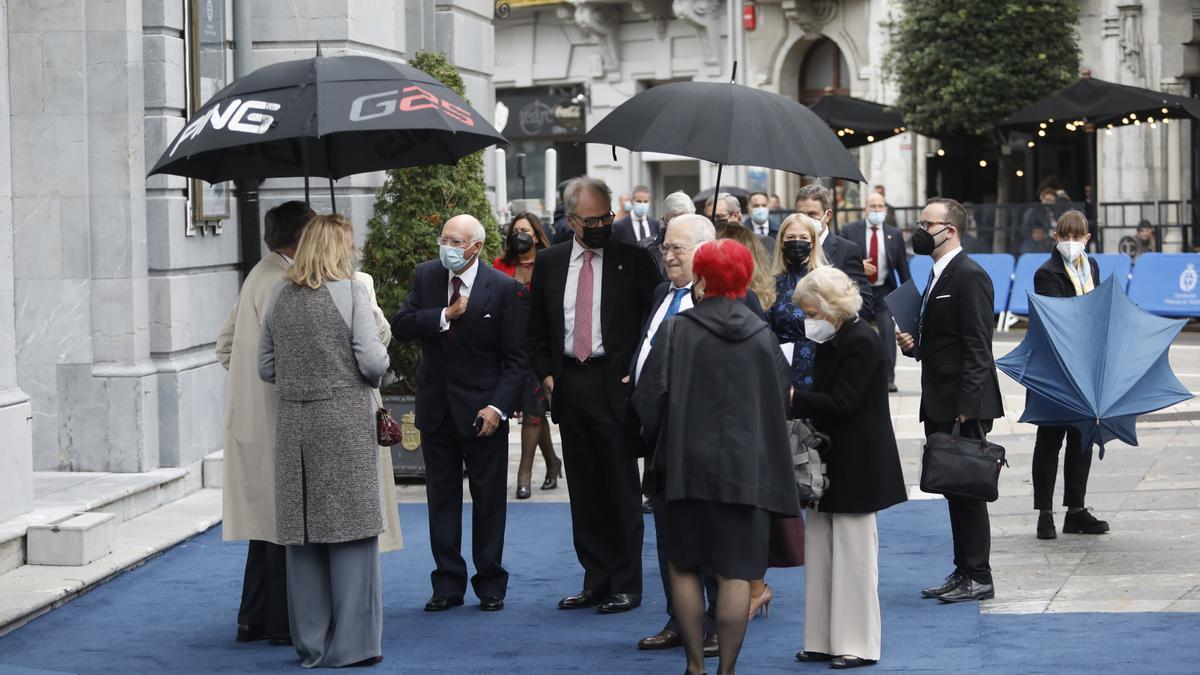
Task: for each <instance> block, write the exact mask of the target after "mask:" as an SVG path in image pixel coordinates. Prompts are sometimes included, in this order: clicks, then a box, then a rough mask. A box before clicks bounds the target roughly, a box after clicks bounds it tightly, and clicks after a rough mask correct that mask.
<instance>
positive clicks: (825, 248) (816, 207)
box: [796, 183, 875, 321]
mask: <svg viewBox="0 0 1200 675" xmlns="http://www.w3.org/2000/svg"><path fill="white" fill-rule="evenodd" d="M796 211H797V212H798V213H803V214H804V215H806V216H808V217H809V218H813V219H815V220H819V221H820V222H821V232H820V235H819V237H820V241H821V251H822V253H824V254H825V258H826V259H827V260H829V264H831V265H833V266H834V267H836V268H838V269H839V270H841V271H843V272H845V273H846V276H848V277H850V278H851V279H853V280H854V283H855V284H857V285H858V291H859V293H861V294H862V299H863V302H862V309H860V310H859V311H858V315H859V316H861V317H862V318H864V319H867V320H868V321H869V320H872V319H874V318H875V294H874V293H873V292H871V284H870V282H869V281H867V275H866V273H865V272H864V271H863V255H862V248H860V244H858V243H856V242H854V241H850V240H849V239H843V238H842V237H839V236H837V235H836V234H834V233H833V232H831V231H830V229H829V223H830V222H832V221H833V195H832V194H831V193H830V192H829V189H828V188H826V187H825V186H823V185H819V184H817V183H813V184H811V185H805V186H804V187H802V188H800V190H799V191H798V192H797V193H796Z"/></svg>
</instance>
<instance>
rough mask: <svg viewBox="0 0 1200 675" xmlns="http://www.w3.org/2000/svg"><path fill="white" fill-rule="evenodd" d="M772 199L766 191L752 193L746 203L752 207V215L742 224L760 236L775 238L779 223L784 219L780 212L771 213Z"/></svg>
mask: <svg viewBox="0 0 1200 675" xmlns="http://www.w3.org/2000/svg"><path fill="white" fill-rule="evenodd" d="M770 201H771V200H770V197H768V196H767V193H765V192H752V193H750V197H748V198H747V199H746V204H747V206H749V207H750V215H748V216H746V219H745V220H743V221H742V225H745V226H746V229H748V230H751V231H753V232H754V234H757V235H758V236H760V237H770V238H771V239H774V238H775V235H776V234H778V233H779V224H780V223H781V222H783V220H782V219H781V218H780V217H779V215H780V214H778V213H771V207H770V206H769V204H770Z"/></svg>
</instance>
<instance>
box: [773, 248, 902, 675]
mask: <svg viewBox="0 0 1200 675" xmlns="http://www.w3.org/2000/svg"><path fill="white" fill-rule="evenodd" d="M794 302H795V303H796V305H798V306H799V307H800V308H801V309H802V310H803V311H804V315H805V317H807V318H806V319H805V324H806V325H805V327H804V331H805V335H807V336H808V339H810V340H813V341H815V342H818V343H820V344H819V346H818V347H817V353H816V364H815V370H814V374H813V389H812V391H808V392H796V393H795V394H794V397H793V404H792V412H793V413H794V415H795V416H796V417H801V418H810V419H811V420H812V422H813V425H814V426H815V427H816V428H817V430H819V431H822V432H824V433H826V434H829V437H830V439H831V440H832V441H833V442H832V446H831V448H830V450H829V451H828V452H827V453H826V454H827V456H826V457H825V461H826V464H827V469H828V476H829V488H828V491H827V492H826V493H825V495H824V496H823V497H822V498H821V502H820V504H819V505H817V507H816V508H815V509H814V508H812V507H811V506H810V507H809V509H808V514H807V516H808V517H807V523H806V531H805V541H804V560H805V575H804V578H805V603H804V651H801V652H800V653H798V654H796V658H797V659H798V660H800V661H833V666H834V667H835V668H853V667H857V666H865V665H870V664H872V663H875V662H876V661H878V660H879V651H880V643H881V637H882V633H881V628H880V623H881V621H880V616H879V589H878V586H879V565H878V560H879V538H878V534H877V532H876V530H875V513H876V512H877V511H882V510H883V509H886V508H887V507H889V506H892V505H893V504H898V503H900V502H903V501H904V500H905V499H906V496H905V489H904V476H903V474H902V473H901V470H900V455H899V452H898V451H897V449H896V435H895V433H894V432H893V431H892V416H891V412H890V411H889V409H888V393H887V367H886V365H885V361H884V358H883V344H882V343H881V341H880V338H879V335H878V334H877V333H876V332H875V330H874V329H873V328H871V326H870V325H868V324H867V323H866V322H864V321H862V320H861V319H859V318H858V310H859V308H860V307H861V305H862V297H861V296H860V295H859V293H858V287H857V286H856V285H855V283H854V282H853V281H851V280H850V277H848V276H846V274H845V273H843V272H842V271H841V270H839V269H837V268H835V267H822V268H819V269H816V270H813V271H812V272H809V273H808V275H807V276H805V277H804V278H803V279H802V280H800V283H798V284H797V285H796V290H795V295H794Z"/></svg>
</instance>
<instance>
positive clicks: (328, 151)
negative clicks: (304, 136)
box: [325, 141, 338, 213]
mask: <svg viewBox="0 0 1200 675" xmlns="http://www.w3.org/2000/svg"><path fill="white" fill-rule="evenodd" d="M325 165H326V168H327V170H328V171H329V210H330V212H331V213H337V212H338V210H337V197H336V196H334V194H333V146H332V145H330V144H329V142H328V141H325Z"/></svg>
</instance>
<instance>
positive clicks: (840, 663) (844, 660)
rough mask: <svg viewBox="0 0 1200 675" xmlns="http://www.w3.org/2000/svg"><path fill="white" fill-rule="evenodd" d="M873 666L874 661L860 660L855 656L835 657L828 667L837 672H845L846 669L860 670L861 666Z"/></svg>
mask: <svg viewBox="0 0 1200 675" xmlns="http://www.w3.org/2000/svg"><path fill="white" fill-rule="evenodd" d="M873 665H875V661H873V660H871V659H860V658H858V657H857V656H835V657H833V659H832V663H830V664H829V667H830V668H836V669H837V670H845V669H846V668H862V667H863V666H873Z"/></svg>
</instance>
